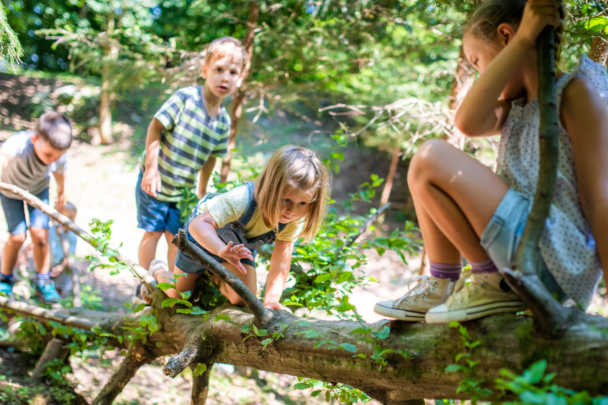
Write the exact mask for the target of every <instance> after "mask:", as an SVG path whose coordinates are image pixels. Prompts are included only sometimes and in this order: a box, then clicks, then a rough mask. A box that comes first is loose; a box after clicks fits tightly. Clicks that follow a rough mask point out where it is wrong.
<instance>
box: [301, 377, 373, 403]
mask: <svg viewBox="0 0 608 405" xmlns="http://www.w3.org/2000/svg"><path fill="white" fill-rule="evenodd" d="M309 388H313V391H312V393H311V394H310V396H311V397H316V396H319V395H323V396H325V401H326V402H330V401H331V400H332V399H334V400H336V401H338V403H340V404H344V405H350V404H354V403H358V402H359V401H361V402H364V403H366V402H369V401H371V400H372V399H371V398H370V397H369V396H368V395H367V394H366V393H364V392H363V391H361V390H359V389H357V388H353V387H351V386H350V385H345V384H334V383H328V382H324V381H319V380H314V379H312V378H302V377H298V383H297V384H296V385H294V386H293V389H294V390H305V389H309Z"/></svg>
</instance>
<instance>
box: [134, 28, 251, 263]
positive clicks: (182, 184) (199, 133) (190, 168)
mask: <svg viewBox="0 0 608 405" xmlns="http://www.w3.org/2000/svg"><path fill="white" fill-rule="evenodd" d="M248 57H249V56H248V54H247V51H246V50H245V48H243V46H242V45H241V43H240V42H239V41H237V40H236V39H234V38H232V37H222V38H219V39H216V40H214V41H213V42H211V44H209V47H208V49H207V53H206V55H205V64H204V65H203V67H202V75H203V78H204V79H205V85H204V86H192V87H186V88H183V89H180V90H178V91H177V92H176V93H175V94H173V96H171V98H169V100H167V102H165V104H164V105H163V106H162V107H161V109H160V110H159V111H158V112H157V113H156V114H155V115H154V118H153V119H152V122H151V123H150V126H149V127H148V134H147V137H146V150H145V151H144V154H143V155H142V157H141V158H140V167H141V171H140V173H139V178H138V180H137V186H136V191H135V197H136V202H137V222H138V227H139V228H141V229H143V230H144V231H146V232H145V234H144V237H143V239H142V241H141V243H140V245H139V264H140V265H141V266H143V267H145V268H148V267H149V266H150V263H151V262H152V260H153V259H154V257H155V256H156V247H157V245H158V241H159V240H160V238H161V237H162V235H163V234H164V235H165V236H166V238H167V242H169V243H168V244H169V255H168V263H169V268H170V270H171V271H173V266H174V262H175V255H176V254H177V248H176V247H175V246H174V245H172V244H171V243H170V242H171V240H172V239H173V236H174V235H175V234H176V233H177V231H178V229H180V228H181V227H183V225H184V224H183V223H181V222H180V210H179V208H177V202H179V200H180V199H181V196H182V191H183V189H184V188H188V189H194V188H195V186H196V176H197V174H198V173H199V172H200V177H199V188H198V197H199V199H200V198H202V197H203V196H204V195H205V193H206V190H207V183H208V181H209V177H210V176H211V173H212V171H213V167H214V166H215V161H216V159H217V158H221V157H223V156H224V155H225V154H226V153H227V148H228V136H229V134H230V124H231V120H230V115H229V114H228V112H227V111H226V109H225V108H224V107H223V106H222V101H223V100H224V98H226V96H228V95H229V94H232V93H234V92H235V91H236V88H237V86H238V85H240V82H241V81H242V79H243V76H244V68H245V66H246V65H247V63H248Z"/></svg>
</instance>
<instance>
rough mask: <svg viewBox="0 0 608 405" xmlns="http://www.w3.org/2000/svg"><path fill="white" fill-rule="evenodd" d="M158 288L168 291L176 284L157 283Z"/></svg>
mask: <svg viewBox="0 0 608 405" xmlns="http://www.w3.org/2000/svg"><path fill="white" fill-rule="evenodd" d="M157 287H158V288H160V289H161V290H163V291H167V290H170V289H172V288H175V284H171V283H160V284H158V285H157Z"/></svg>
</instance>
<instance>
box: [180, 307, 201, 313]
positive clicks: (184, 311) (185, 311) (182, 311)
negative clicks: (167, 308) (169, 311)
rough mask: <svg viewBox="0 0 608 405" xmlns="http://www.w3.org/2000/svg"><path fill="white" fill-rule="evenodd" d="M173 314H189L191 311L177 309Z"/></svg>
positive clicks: (188, 309)
mask: <svg viewBox="0 0 608 405" xmlns="http://www.w3.org/2000/svg"><path fill="white" fill-rule="evenodd" d="M197 308H198V307H197ZM175 312H177V313H178V314H191V313H192V310H191V309H190V308H184V309H178V310H176V311H175Z"/></svg>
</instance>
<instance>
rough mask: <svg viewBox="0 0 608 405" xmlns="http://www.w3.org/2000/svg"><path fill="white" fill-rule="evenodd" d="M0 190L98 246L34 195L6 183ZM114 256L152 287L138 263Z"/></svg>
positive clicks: (84, 232) (90, 243) (152, 281)
mask: <svg viewBox="0 0 608 405" xmlns="http://www.w3.org/2000/svg"><path fill="white" fill-rule="evenodd" d="M0 190H5V191H9V192H11V193H13V194H16V195H18V196H19V197H21V198H22V199H23V200H24V201H25V202H26V203H28V204H29V205H31V206H32V207H34V208H37V209H39V210H40V211H42V212H43V213H45V214H46V215H48V216H49V217H51V218H52V219H53V220H55V221H57V222H59V223H60V224H61V225H63V226H65V227H67V228H68V229H69V230H70V231H72V232H74V233H75V234H76V235H77V236H78V237H80V238H81V239H82V240H84V241H85V242H87V243H88V244H89V245H91V246H93V247H94V248H97V247H98V244H97V241H96V240H95V238H93V236H92V235H91V234H89V233H88V232H87V231H85V230H84V229H82V228H81V227H79V226H78V225H76V224H75V223H74V222H73V221H72V220H70V218H68V217H66V216H65V215H63V214H61V213H60V212H59V211H57V210H56V209H54V208H52V207H51V206H50V205H48V204H45V203H44V202H43V201H42V200H40V199H39V198H38V197H36V196H35V195H32V194H30V193H29V192H27V191H25V190H23V189H22V188H19V187H17V186H14V185H12V184H7V183H0ZM114 258H116V260H118V261H121V262H124V263H125V264H126V265H127V266H128V267H129V268H130V269H131V272H132V273H133V275H134V276H135V277H137V278H139V279H140V280H142V281H143V283H144V284H145V285H146V287H148V288H149V289H153V288H154V286H156V284H157V283H156V280H155V279H154V277H152V276H151V275H150V274H149V273H148V271H146V269H144V268H143V267H141V266H140V265H139V264H137V263H135V262H134V261H132V260H131V259H129V258H127V257H125V256H123V255H122V254H120V253H119V254H118V255H117V256H114Z"/></svg>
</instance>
